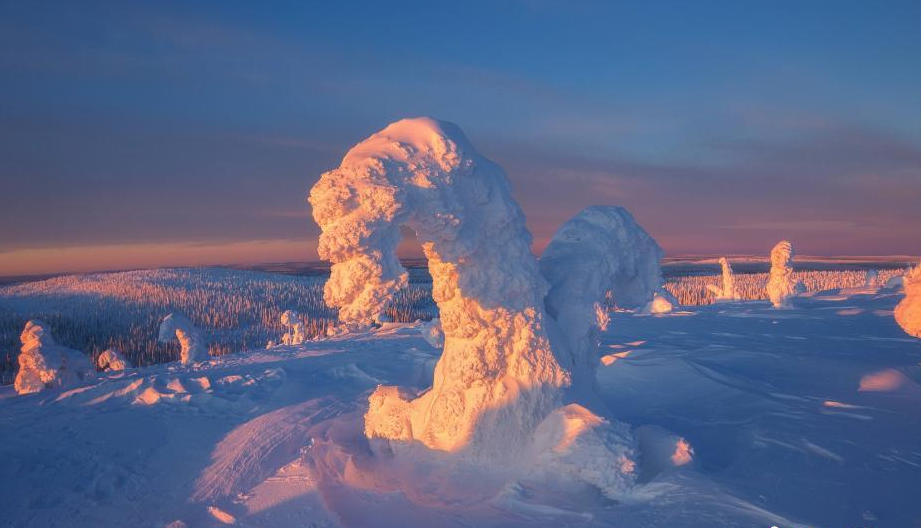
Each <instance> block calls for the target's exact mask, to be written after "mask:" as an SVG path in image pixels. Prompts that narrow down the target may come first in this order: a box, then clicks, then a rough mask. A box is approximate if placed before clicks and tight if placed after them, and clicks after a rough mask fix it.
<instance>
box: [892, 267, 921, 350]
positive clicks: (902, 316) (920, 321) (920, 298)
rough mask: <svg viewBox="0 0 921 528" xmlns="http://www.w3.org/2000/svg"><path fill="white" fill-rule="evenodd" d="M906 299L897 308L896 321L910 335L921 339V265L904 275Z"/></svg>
mask: <svg viewBox="0 0 921 528" xmlns="http://www.w3.org/2000/svg"><path fill="white" fill-rule="evenodd" d="M903 286H904V288H905V298H904V299H902V301H901V302H899V304H898V306H896V307H895V320H896V322H897V323H899V326H901V327H902V330H905V332H906V333H908V334H909V335H913V336H915V337H921V264H918V265H917V266H915V268H914V269H912V270H911V271H909V272H908V273H906V274H905V275H904V278H903Z"/></svg>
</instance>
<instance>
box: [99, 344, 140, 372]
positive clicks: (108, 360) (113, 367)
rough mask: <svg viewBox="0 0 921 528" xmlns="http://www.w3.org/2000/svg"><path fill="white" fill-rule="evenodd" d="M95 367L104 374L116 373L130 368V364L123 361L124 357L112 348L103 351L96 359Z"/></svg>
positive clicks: (125, 360)
mask: <svg viewBox="0 0 921 528" xmlns="http://www.w3.org/2000/svg"><path fill="white" fill-rule="evenodd" d="M96 366H97V367H99V370H102V371H104V372H116V371H119V370H125V369H129V368H131V367H132V365H131V362H130V361H128V360H127V359H125V356H123V355H122V354H121V352H119V351H118V350H115V349H114V348H109V349H106V350H104V351H103V352H102V353H101V354H99V356H98V357H97V358H96Z"/></svg>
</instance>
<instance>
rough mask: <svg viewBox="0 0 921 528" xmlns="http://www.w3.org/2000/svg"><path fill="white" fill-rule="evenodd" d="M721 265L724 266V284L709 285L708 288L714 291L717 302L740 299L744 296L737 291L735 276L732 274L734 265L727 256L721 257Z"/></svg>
mask: <svg viewBox="0 0 921 528" xmlns="http://www.w3.org/2000/svg"><path fill="white" fill-rule="evenodd" d="M720 267H721V268H722V285H721V287H717V286H715V285H712V284H711V285H708V289H709V290H710V291H711V292H712V293H713V295H714V300H715V301H716V302H729V301H738V300H740V299H741V298H742V297H741V296H740V295H739V293H738V292H737V291H736V284H735V277H734V276H733V274H732V266H731V265H730V264H729V260H727V259H726V257H720Z"/></svg>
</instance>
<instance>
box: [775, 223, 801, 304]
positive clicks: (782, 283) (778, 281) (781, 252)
mask: <svg viewBox="0 0 921 528" xmlns="http://www.w3.org/2000/svg"><path fill="white" fill-rule="evenodd" d="M802 289H803V290H805V288H802ZM797 290H798V287H797V283H796V278H795V277H794V276H793V244H791V243H790V242H788V241H786V240H781V241H780V242H778V243H777V245H776V246H774V248H773V249H771V272H770V275H769V277H768V284H767V291H768V297H769V298H770V299H771V304H773V305H774V308H790V307H791V299H792V297H793V296H794V295H795V294H796V292H797Z"/></svg>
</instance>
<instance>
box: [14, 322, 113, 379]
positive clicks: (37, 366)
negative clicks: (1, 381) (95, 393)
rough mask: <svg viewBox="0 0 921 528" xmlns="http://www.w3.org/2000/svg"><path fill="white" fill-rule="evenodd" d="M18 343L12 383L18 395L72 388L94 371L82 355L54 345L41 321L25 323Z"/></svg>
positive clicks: (49, 333)
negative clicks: (16, 364)
mask: <svg viewBox="0 0 921 528" xmlns="http://www.w3.org/2000/svg"><path fill="white" fill-rule="evenodd" d="M20 340H21V341H22V351H21V352H20V354H19V372H18V373H17V374H16V380H15V382H14V384H13V386H14V388H15V389H16V392H17V393H19V394H30V393H33V392H39V391H41V390H44V389H46V388H60V387H67V386H70V385H75V384H77V383H80V382H82V381H83V379H84V378H86V377H89V376H91V375H92V374H93V373H94V371H95V369H93V364H92V363H90V360H89V358H88V357H87V356H86V355H85V354H83V353H82V352H80V351H78V350H72V349H70V348H67V347H63V346H60V345H58V344H57V343H55V342H54V338H53V337H52V336H51V331H50V330H49V329H48V325H47V324H45V323H44V322H42V321H38V320H33V321H29V322H27V323H26V326H25V328H24V329H23V330H22V334H21V335H20Z"/></svg>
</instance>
